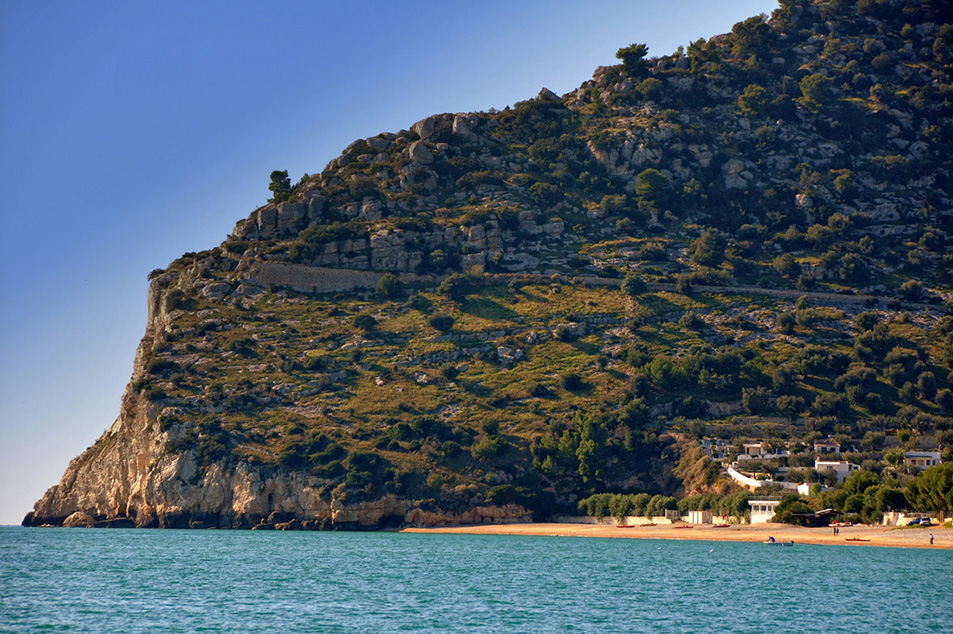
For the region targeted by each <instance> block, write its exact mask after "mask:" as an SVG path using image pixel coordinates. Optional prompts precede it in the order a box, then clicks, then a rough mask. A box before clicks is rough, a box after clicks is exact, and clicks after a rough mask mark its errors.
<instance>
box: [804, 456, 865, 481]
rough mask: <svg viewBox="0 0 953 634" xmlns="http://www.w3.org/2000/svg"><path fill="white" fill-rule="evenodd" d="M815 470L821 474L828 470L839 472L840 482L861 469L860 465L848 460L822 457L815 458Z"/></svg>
mask: <svg viewBox="0 0 953 634" xmlns="http://www.w3.org/2000/svg"><path fill="white" fill-rule="evenodd" d="M814 470H815V471H817V472H818V473H819V474H821V475H824V473H825V472H827V471H833V472H834V473H835V474H837V482H838V483H840V482H843V481H844V480H846V479H847V478H848V477H849V476H850V474H851V473H853V472H854V471H860V465H859V464H854V463H853V462H847V461H846V460H821V459H820V458H815V459H814Z"/></svg>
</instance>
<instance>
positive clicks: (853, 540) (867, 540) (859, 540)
mask: <svg viewBox="0 0 953 634" xmlns="http://www.w3.org/2000/svg"><path fill="white" fill-rule="evenodd" d="M844 541H845V542H869V541H870V540H869V539H861V538H860V537H848V538H846V539H845V540H844Z"/></svg>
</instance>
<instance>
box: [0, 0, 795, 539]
mask: <svg viewBox="0 0 953 634" xmlns="http://www.w3.org/2000/svg"><path fill="white" fill-rule="evenodd" d="M776 7H777V2H775V1H768V0H722V1H719V2H710V0H681V1H679V2H668V3H660V2H657V1H648V0H629V1H627V2H623V1H617V0H589V1H588V2H585V3H582V2H578V1H575V0H527V1H522V2H521V1H514V0H508V1H506V2H503V1H498V0H484V1H483V2H479V3H475V2H474V3H469V2H468V3H464V2H459V1H455V0H442V1H437V0H433V1H431V0H423V1H416V0H414V1H411V0H408V1H405V2H385V1H383V0H381V1H370V0H352V1H349V2H338V1H336V0H311V1H308V2H305V1H298V2H294V1H281V0H276V1H272V2H250V1H247V0H228V1H226V0H201V1H199V2H190V1H186V0H167V1H165V2H125V1H120V0H116V1H114V2H107V1H101V0H90V1H89V2H82V3H78V2H68V1H66V0H47V1H44V2H35V1H34V0H5V1H4V2H2V3H0V234H2V235H3V236H5V241H4V242H3V244H2V246H0V524H2V525H9V524H19V523H20V521H21V520H22V518H23V516H24V515H25V514H26V513H27V512H28V511H30V510H31V509H32V508H33V504H34V502H35V501H36V500H38V499H39V498H40V497H41V496H42V495H43V493H44V491H46V489H47V488H49V487H50V486H53V485H54V484H56V483H57V482H58V481H59V479H60V477H61V476H62V475H63V472H64V471H65V469H66V467H67V465H68V464H69V461H70V460H71V459H73V458H74V457H76V456H78V455H79V454H80V453H81V452H82V451H83V450H84V449H85V448H86V447H88V446H89V445H91V444H92V443H93V442H94V441H95V440H96V438H98V437H99V435H100V434H102V432H103V431H105V430H106V429H107V428H108V427H109V426H110V425H111V424H112V422H113V421H114V420H115V418H116V416H117V415H118V413H119V403H120V397H121V395H122V392H123V389H124V388H125V385H126V383H127V382H128V381H129V377H130V375H131V373H132V364H133V357H134V354H135V350H136V346H137V345H138V342H139V340H140V338H141V337H142V335H143V333H144V332H145V324H146V291H147V288H148V284H147V281H146V276H147V274H148V273H149V271H151V270H152V269H155V268H164V267H165V266H167V265H168V264H169V263H170V262H172V261H173V260H175V259H176V258H177V257H179V256H180V255H181V254H183V253H185V252H187V251H201V250H204V249H209V248H212V247H214V246H216V245H218V244H220V243H221V242H222V241H223V240H224V239H225V236H226V235H227V234H228V233H230V232H231V230H232V228H233V227H234V225H235V222H237V221H238V220H240V219H242V218H245V217H246V216H247V215H248V214H249V213H250V212H251V211H252V210H254V209H255V208H257V207H258V206H260V205H262V204H264V203H265V202H266V200H267V198H268V196H269V194H270V192H269V191H268V189H267V188H268V183H269V174H270V173H271V171H272V170H275V169H281V170H284V169H287V170H288V171H289V174H290V175H291V177H292V180H294V181H297V180H298V178H300V177H301V176H302V175H303V174H305V173H317V172H320V171H321V170H323V169H324V167H325V165H326V164H327V163H328V161H330V160H331V159H333V158H335V157H336V156H338V155H339V154H340V153H341V151H342V150H343V149H344V148H345V147H347V145H349V144H350V143H351V142H352V141H354V140H356V139H360V138H366V137H370V136H373V135H376V134H378V133H380V132H397V131H399V130H402V129H408V128H410V126H411V125H413V123H414V122H416V121H418V120H420V119H423V118H425V117H427V116H429V115H431V114H434V113H441V112H473V111H480V110H488V109H490V108H497V109H502V108H504V107H505V106H507V105H512V104H513V103H515V102H517V101H522V100H525V99H529V98H532V97H535V96H536V95H537V94H538V93H539V91H540V89H541V88H543V87H546V88H549V89H550V90H552V91H553V92H555V93H557V94H564V93H567V92H569V91H570V90H574V89H575V88H577V87H578V86H579V85H580V84H581V83H582V82H584V81H586V80H587V79H590V78H591V77H592V72H593V71H594V70H595V69H596V67H598V66H606V65H611V64H614V63H616V62H617V60H616V59H615V52H616V51H617V50H618V49H619V48H621V47H623V46H627V45H629V44H632V43H646V44H648V46H649V55H650V56H653V55H667V54H670V53H672V52H674V51H675V50H676V48H677V47H678V46H680V45H681V46H686V47H687V45H688V43H689V42H691V41H694V40H697V39H698V38H701V37H705V38H708V37H711V36H713V35H717V34H720V33H725V32H727V31H729V30H730V29H731V26H732V25H733V24H734V23H735V22H738V21H740V20H743V19H745V18H747V17H750V16H752V15H757V14H759V13H767V14H770V12H771V11H772V10H773V9H775V8H776Z"/></svg>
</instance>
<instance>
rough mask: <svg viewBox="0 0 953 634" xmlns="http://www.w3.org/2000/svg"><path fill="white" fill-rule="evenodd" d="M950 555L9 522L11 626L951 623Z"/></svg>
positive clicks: (828, 628)
mask: <svg viewBox="0 0 953 634" xmlns="http://www.w3.org/2000/svg"><path fill="white" fill-rule="evenodd" d="M951 573H953V552H950V551H931V550H905V549H890V548H859V547H846V546H844V547H842V546H809V545H800V544H798V545H796V546H795V547H794V548H777V547H769V546H765V545H763V544H738V543H717V542H687V541H686V542H681V541H659V540H636V539H612V540H606V539H584V538H569V537H510V536H475V535H420V534H398V533H301V532H297V533H294V532H259V531H256V532H251V531H176V530H119V529H85V530H84V529H26V528H18V527H17V528H14V527H3V528H0V632H47V631H50V632H60V631H62V632H162V633H173V632H266V631H267V632H448V631H451V632H494V633H499V632H546V633H549V632H553V633H556V632H599V633H600V634H603V633H609V632H680V633H689V632H752V633H754V632H851V633H856V632H940V631H945V632H950V631H953V574H951Z"/></svg>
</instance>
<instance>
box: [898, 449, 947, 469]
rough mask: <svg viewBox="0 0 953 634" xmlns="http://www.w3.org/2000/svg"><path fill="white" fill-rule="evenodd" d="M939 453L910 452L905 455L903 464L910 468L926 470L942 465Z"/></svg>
mask: <svg viewBox="0 0 953 634" xmlns="http://www.w3.org/2000/svg"><path fill="white" fill-rule="evenodd" d="M940 462H941V461H940V452H939V451H908V452H907V453H905V454H903V464H904V465H906V466H908V467H919V468H921V469H926V468H927V467H932V466H933V465H938V464H940Z"/></svg>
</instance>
